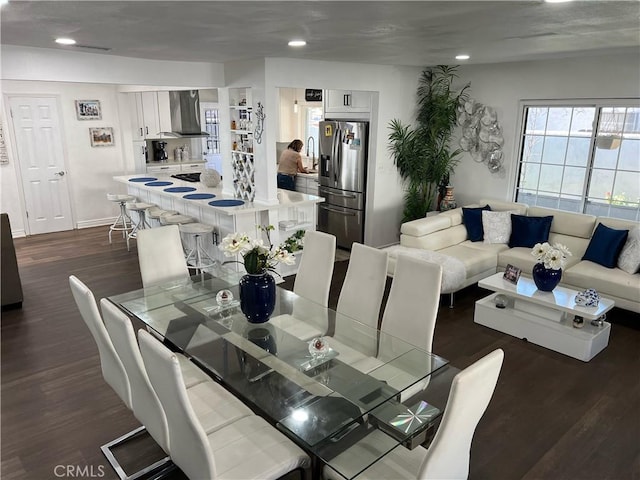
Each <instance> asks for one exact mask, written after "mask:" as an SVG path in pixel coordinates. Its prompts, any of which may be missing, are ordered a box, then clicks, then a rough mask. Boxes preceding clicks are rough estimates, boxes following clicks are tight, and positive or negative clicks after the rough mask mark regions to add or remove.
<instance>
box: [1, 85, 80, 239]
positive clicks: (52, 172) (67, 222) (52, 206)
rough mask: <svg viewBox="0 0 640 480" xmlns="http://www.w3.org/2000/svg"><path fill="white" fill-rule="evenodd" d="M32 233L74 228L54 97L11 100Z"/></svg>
mask: <svg viewBox="0 0 640 480" xmlns="http://www.w3.org/2000/svg"><path fill="white" fill-rule="evenodd" d="M9 103H10V106H11V118H12V122H13V131H14V133H15V139H16V150H17V154H18V163H19V164H20V173H21V177H22V186H23V192H24V200H25V206H26V209H27V222H28V225H29V233H30V234H32V235H34V234H38V233H49V232H60V231H63V230H72V229H73V220H72V218H71V201H70V199H69V189H68V185H67V178H68V177H67V170H66V168H65V162H64V149H63V146H62V133H61V131H60V117H59V115H58V108H57V103H56V99H55V98H54V97H42V98H38V97H11V98H10V101H9Z"/></svg>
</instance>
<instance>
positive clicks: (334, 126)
mask: <svg viewBox="0 0 640 480" xmlns="http://www.w3.org/2000/svg"><path fill="white" fill-rule="evenodd" d="M368 130H369V124H368V122H351V121H337V120H325V121H323V122H320V129H319V135H318V136H319V137H320V141H319V153H320V170H319V172H318V175H319V178H320V196H321V197H323V198H325V202H324V203H320V204H318V230H320V231H322V232H327V233H331V234H332V235H335V237H336V244H337V246H338V247H342V248H348V249H351V244H352V243H353V242H358V243H364V242H363V240H364V221H365V218H364V212H365V205H366V198H365V187H366V180H367V179H366V172H367V145H368V139H367V134H368Z"/></svg>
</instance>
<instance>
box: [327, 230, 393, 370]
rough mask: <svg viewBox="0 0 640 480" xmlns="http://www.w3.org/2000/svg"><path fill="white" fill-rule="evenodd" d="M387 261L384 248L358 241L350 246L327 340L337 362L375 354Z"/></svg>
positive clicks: (355, 359) (356, 360)
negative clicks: (337, 357)
mask: <svg viewBox="0 0 640 480" xmlns="http://www.w3.org/2000/svg"><path fill="white" fill-rule="evenodd" d="M387 261H388V253H387V252H386V251H384V250H379V249H377V248H373V247H368V246H366V245H362V244H360V243H354V244H353V245H352V248H351V255H350V257H349V266H348V267H347V273H346V275H345V279H344V283H343V284H342V289H341V290H340V297H339V298H338V306H337V308H336V311H337V312H338V315H337V316H336V324H335V331H334V333H333V335H332V337H331V339H330V340H329V344H330V346H331V347H332V348H333V349H334V350H336V351H338V352H340V359H341V361H343V362H345V363H347V364H349V365H353V364H356V363H358V362H361V361H363V360H364V359H365V358H366V357H375V356H376V355H377V351H378V336H377V330H378V320H379V317H380V305H381V304H382V297H383V296H384V289H385V286H386V281H387ZM345 317H347V318H345ZM352 319H353V320H357V322H353V321H351V320H352ZM358 322H360V323H361V324H363V325H360V324H359V323H358Z"/></svg>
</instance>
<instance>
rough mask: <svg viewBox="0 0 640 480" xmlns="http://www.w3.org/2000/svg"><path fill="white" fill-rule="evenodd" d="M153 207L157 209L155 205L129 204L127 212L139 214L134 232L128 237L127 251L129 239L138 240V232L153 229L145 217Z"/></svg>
mask: <svg viewBox="0 0 640 480" xmlns="http://www.w3.org/2000/svg"><path fill="white" fill-rule="evenodd" d="M151 207H155V205H154V204H153V203H145V202H135V203H127V210H130V211H132V212H136V213H137V214H138V222H137V223H136V224H135V225H134V226H133V230H131V231H130V232H129V235H127V250H129V239H131V238H136V236H137V234H138V230H144V229H145V228H151V225H149V222H147V218H146V216H145V212H146V210H147V208H151Z"/></svg>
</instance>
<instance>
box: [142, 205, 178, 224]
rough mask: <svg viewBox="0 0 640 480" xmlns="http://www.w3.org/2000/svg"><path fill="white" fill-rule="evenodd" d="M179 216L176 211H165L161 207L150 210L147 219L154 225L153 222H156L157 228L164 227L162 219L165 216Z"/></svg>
mask: <svg viewBox="0 0 640 480" xmlns="http://www.w3.org/2000/svg"><path fill="white" fill-rule="evenodd" d="M177 214H178V212H177V211H175V210H165V209H163V208H160V207H151V208H150V209H148V210H147V218H148V219H149V222H150V223H153V220H155V221H156V222H157V225H156V226H160V225H162V223H161V222H160V217H162V216H165V215H177ZM152 228H153V225H152Z"/></svg>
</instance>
